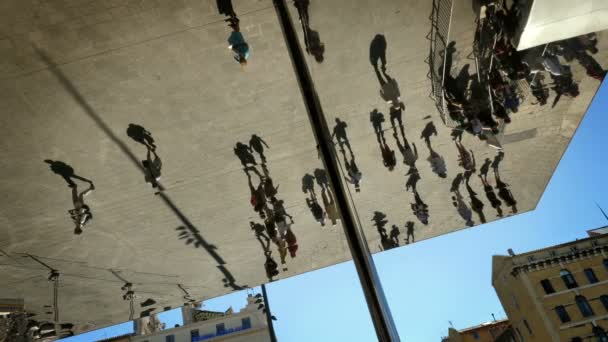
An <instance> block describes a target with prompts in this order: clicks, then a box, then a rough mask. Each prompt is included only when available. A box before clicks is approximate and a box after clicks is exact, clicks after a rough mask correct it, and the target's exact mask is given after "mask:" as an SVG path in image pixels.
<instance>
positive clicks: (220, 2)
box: [216, 0, 236, 17]
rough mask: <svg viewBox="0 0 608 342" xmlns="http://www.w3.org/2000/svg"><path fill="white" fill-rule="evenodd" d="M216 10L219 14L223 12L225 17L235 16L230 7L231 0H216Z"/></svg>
mask: <svg viewBox="0 0 608 342" xmlns="http://www.w3.org/2000/svg"><path fill="white" fill-rule="evenodd" d="M216 1H217V11H218V12H219V14H223V15H225V16H227V17H236V13H235V12H234V8H233V7H232V0H216Z"/></svg>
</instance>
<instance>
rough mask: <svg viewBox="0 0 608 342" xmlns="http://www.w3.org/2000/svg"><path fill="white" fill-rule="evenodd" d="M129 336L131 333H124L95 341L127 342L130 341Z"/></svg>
mask: <svg viewBox="0 0 608 342" xmlns="http://www.w3.org/2000/svg"><path fill="white" fill-rule="evenodd" d="M131 336H133V334H125V335H120V336H114V337H112V338H108V339H105V340H99V341H97V342H129V341H131Z"/></svg>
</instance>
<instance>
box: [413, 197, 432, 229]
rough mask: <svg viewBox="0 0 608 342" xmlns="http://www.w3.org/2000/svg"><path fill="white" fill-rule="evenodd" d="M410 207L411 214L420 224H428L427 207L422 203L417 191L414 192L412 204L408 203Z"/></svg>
mask: <svg viewBox="0 0 608 342" xmlns="http://www.w3.org/2000/svg"><path fill="white" fill-rule="evenodd" d="M410 206H411V207H412V212H413V213H414V215H416V217H417V218H418V220H419V221H420V222H421V223H422V224H424V225H427V224H429V206H428V205H427V204H426V203H424V202H423V201H422V198H420V195H419V194H418V192H417V191H415V192H414V203H410Z"/></svg>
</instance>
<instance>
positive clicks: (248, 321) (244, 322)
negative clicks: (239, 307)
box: [241, 317, 251, 329]
mask: <svg viewBox="0 0 608 342" xmlns="http://www.w3.org/2000/svg"><path fill="white" fill-rule="evenodd" d="M241 325H242V327H243V329H249V328H251V318H249V317H245V318H243V319H241Z"/></svg>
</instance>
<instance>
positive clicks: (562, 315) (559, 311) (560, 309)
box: [555, 305, 570, 323]
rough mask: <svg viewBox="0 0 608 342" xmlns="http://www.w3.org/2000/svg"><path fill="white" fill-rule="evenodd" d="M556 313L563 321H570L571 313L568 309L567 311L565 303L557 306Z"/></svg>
mask: <svg viewBox="0 0 608 342" xmlns="http://www.w3.org/2000/svg"><path fill="white" fill-rule="evenodd" d="M555 313H557V317H559V320H560V321H561V322H562V323H566V322H570V315H568V311H566V308H564V306H563V305H560V306H558V307H556V308H555Z"/></svg>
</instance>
